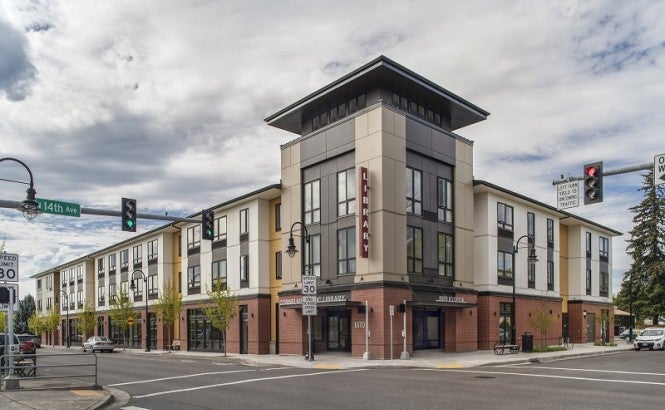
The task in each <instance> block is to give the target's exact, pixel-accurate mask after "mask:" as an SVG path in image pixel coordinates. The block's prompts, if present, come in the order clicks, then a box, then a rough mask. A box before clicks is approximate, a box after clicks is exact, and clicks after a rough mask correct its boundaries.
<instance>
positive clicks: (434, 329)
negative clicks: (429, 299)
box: [413, 309, 441, 350]
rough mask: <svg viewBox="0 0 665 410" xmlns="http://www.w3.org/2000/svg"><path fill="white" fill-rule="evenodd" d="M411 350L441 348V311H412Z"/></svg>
mask: <svg viewBox="0 0 665 410" xmlns="http://www.w3.org/2000/svg"><path fill="white" fill-rule="evenodd" d="M413 348H414V349H415V350H420V349H439V348H441V310H439V309H436V310H427V309H414V310H413Z"/></svg>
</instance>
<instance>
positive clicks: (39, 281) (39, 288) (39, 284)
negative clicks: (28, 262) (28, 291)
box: [37, 279, 42, 291]
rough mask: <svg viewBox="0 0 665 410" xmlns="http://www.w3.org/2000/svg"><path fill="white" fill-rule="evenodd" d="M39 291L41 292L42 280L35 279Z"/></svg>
mask: <svg viewBox="0 0 665 410" xmlns="http://www.w3.org/2000/svg"><path fill="white" fill-rule="evenodd" d="M41 290H42V280H41V279H37V291H41Z"/></svg>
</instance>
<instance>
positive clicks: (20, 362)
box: [14, 355, 37, 377]
mask: <svg viewBox="0 0 665 410" xmlns="http://www.w3.org/2000/svg"><path fill="white" fill-rule="evenodd" d="M14 374H16V375H17V376H19V377H37V356H34V355H33V356H32V357H21V358H18V359H16V360H14Z"/></svg>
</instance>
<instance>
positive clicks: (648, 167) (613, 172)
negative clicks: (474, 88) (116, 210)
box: [81, 162, 653, 212]
mask: <svg viewBox="0 0 665 410" xmlns="http://www.w3.org/2000/svg"><path fill="white" fill-rule="evenodd" d="M651 169H653V163H650V162H647V163H644V164H639V165H631V166H628V167H623V168H615V169H608V170H604V171H603V176H608V175H619V174H627V173H629V172H635V171H648V170H651ZM583 180H584V176H579V177H567V178H564V177H563V175H562V176H561V179H557V180H554V181H552V185H558V184H563V183H565V182H571V181H583ZM81 212H83V211H81Z"/></svg>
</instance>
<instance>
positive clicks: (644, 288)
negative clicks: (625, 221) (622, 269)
mask: <svg viewBox="0 0 665 410" xmlns="http://www.w3.org/2000/svg"><path fill="white" fill-rule="evenodd" d="M643 178H644V182H643V186H642V188H640V190H641V191H643V192H644V199H643V200H642V202H640V203H639V204H638V205H636V206H634V207H632V208H630V209H629V210H630V211H632V212H633V213H635V216H634V217H633V223H634V227H633V229H632V230H631V231H630V232H629V233H630V240H628V248H627V252H628V254H629V255H630V256H631V258H632V260H633V262H632V264H631V267H630V270H629V271H628V272H626V273H625V274H624V277H623V282H622V284H621V290H620V291H619V294H618V295H617V297H616V304H617V306H618V307H619V308H620V309H623V310H629V308H630V307H629V304H630V301H631V300H632V305H633V309H632V310H633V314H634V315H635V316H636V318H637V320H638V321H641V320H643V319H645V318H651V319H652V320H653V323H654V324H657V323H658V317H659V316H662V315H663V314H664V313H665V188H664V187H663V186H662V185H654V181H653V170H651V171H649V172H648V173H647V174H646V175H643Z"/></svg>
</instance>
